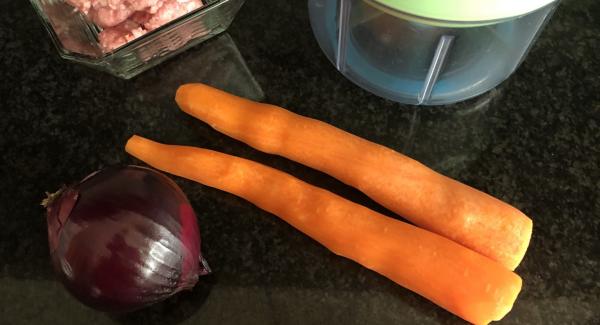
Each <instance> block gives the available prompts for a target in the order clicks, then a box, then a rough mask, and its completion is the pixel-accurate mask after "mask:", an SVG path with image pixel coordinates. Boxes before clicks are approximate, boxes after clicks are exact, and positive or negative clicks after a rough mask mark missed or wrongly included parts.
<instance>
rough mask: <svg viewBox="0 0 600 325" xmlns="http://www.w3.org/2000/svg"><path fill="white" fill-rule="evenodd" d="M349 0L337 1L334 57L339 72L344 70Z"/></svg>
mask: <svg viewBox="0 0 600 325" xmlns="http://www.w3.org/2000/svg"><path fill="white" fill-rule="evenodd" d="M350 7H351V0H339V1H338V35H337V38H338V44H337V52H336V57H335V67H336V68H337V69H338V71H340V72H344V71H345V70H346V48H347V44H346V42H347V40H348V29H349V26H348V25H349V24H350Z"/></svg>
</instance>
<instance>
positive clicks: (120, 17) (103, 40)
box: [67, 0, 203, 51]
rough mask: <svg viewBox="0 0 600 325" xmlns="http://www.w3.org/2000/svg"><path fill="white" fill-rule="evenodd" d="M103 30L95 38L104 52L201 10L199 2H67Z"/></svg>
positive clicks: (115, 0)
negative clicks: (97, 38)
mask: <svg viewBox="0 0 600 325" xmlns="http://www.w3.org/2000/svg"><path fill="white" fill-rule="evenodd" d="M67 1H68V2H69V3H70V4H71V5H72V6H74V7H75V8H77V9H78V10H79V11H81V12H82V13H84V14H85V15H87V17H88V18H89V19H90V20H91V21H93V22H94V23H95V24H96V25H98V26H100V27H102V28H103V30H102V31H101V32H100V34H99V35H98V37H99V39H100V44H101V46H102V48H103V49H104V50H105V51H111V50H114V49H115V48H117V47H119V46H121V45H123V44H125V43H127V42H129V41H131V40H134V39H136V38H138V37H140V36H142V35H144V34H145V33H147V32H149V31H151V30H153V29H156V28H158V27H160V26H162V25H164V24H166V23H168V22H170V21H172V20H174V19H176V18H179V17H181V16H183V15H185V14H187V13H189V12H191V11H193V10H196V9H198V8H200V7H202V5H203V4H202V0H67Z"/></svg>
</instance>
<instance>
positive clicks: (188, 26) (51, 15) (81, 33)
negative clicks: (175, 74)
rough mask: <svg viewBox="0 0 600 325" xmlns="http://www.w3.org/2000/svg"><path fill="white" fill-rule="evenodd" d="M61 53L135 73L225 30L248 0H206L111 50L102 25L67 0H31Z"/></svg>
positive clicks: (116, 72)
mask: <svg viewBox="0 0 600 325" xmlns="http://www.w3.org/2000/svg"><path fill="white" fill-rule="evenodd" d="M30 2H31V3H32V5H33V7H34V8H35V10H36V11H37V13H38V15H39V16H40V18H41V20H42V23H43V24H44V27H45V28H46V30H47V31H48V33H49V34H50V36H51V38H52V41H53V43H54V45H55V46H56V48H57V49H58V52H59V54H60V56H61V57H63V58H64V59H66V60H69V61H74V62H77V63H81V64H84V65H86V66H89V67H92V68H94V69H97V70H101V71H105V72H108V73H110V74H112V75H115V76H118V77H121V78H124V79H129V78H132V77H134V76H136V75H138V74H139V73H141V72H143V71H146V70H148V69H150V68H152V67H154V66H156V65H157V64H159V63H161V62H163V61H164V60H166V59H168V58H171V57H173V56H175V55H177V54H178V53H181V52H183V51H185V50H186V49H188V48H190V47H192V46H194V45H197V44H199V43H201V42H203V41H205V40H207V39H209V38H211V37H213V36H215V35H218V34H220V33H221V32H223V31H225V30H226V29H227V28H228V27H229V25H230V24H231V22H232V21H233V18H234V17H235V15H236V13H237V12H238V10H239V9H240V7H241V6H242V5H243V3H244V0H203V3H204V6H203V7H201V8H199V9H197V10H194V11H192V12H190V13H188V14H186V15H184V16H182V17H179V18H177V19H175V20H173V21H171V22H169V23H167V24H165V25H163V26H161V27H159V28H157V29H155V30H152V31H150V32H148V33H147V34H144V35H142V36H140V37H139V38H137V39H135V40H132V41H130V42H128V43H126V44H124V45H123V46H121V47H118V48H116V49H114V50H112V51H110V52H106V51H104V50H103V49H102V47H101V46H100V43H99V41H98V34H99V33H100V32H101V30H102V29H101V28H100V27H99V26H97V25H95V24H94V23H93V22H91V21H90V20H89V19H88V18H87V17H86V16H85V15H84V14H82V13H81V12H79V11H78V10H76V9H75V8H74V7H73V6H71V5H70V4H68V3H67V2H66V1H65V0H30Z"/></svg>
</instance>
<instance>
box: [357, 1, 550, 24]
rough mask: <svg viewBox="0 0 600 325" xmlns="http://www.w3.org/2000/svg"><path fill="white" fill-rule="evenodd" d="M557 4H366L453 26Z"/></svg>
mask: <svg viewBox="0 0 600 325" xmlns="http://www.w3.org/2000/svg"><path fill="white" fill-rule="evenodd" d="M555 1H557V0H367V2H370V3H372V4H374V5H376V6H377V7H380V8H381V7H383V8H381V9H384V10H386V9H387V10H386V11H388V12H389V11H398V12H397V13H396V14H400V15H402V14H408V15H412V16H416V17H419V18H426V19H434V20H440V21H445V22H455V23H467V24H469V23H472V24H473V23H474V24H477V23H483V22H490V21H498V20H504V19H507V18H512V17H518V16H522V15H525V14H528V13H530V12H532V11H535V10H537V9H540V8H542V7H544V6H546V5H548V4H550V3H553V2H555Z"/></svg>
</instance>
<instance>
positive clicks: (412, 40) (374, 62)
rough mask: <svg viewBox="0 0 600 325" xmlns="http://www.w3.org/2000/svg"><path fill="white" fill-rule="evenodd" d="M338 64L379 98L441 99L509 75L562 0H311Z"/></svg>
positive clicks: (482, 88)
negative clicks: (559, 0)
mask: <svg viewBox="0 0 600 325" xmlns="http://www.w3.org/2000/svg"><path fill="white" fill-rule="evenodd" d="M308 4H309V11H310V19H311V24H312V28H313V31H314V33H315V36H316V38H317V40H318V42H319V44H320V46H321V48H322V49H323V51H324V52H325V54H326V55H327V57H328V58H329V60H330V61H331V62H332V63H333V64H334V65H335V67H336V68H337V69H338V70H339V71H340V72H341V73H342V74H344V76H346V77H347V78H348V79H350V80H352V81H353V82H354V83H356V84H358V85H359V86H361V87H363V88H365V89H367V90H369V91H370V92H372V93H375V94H377V95H379V96H382V97H385V98H388V99H391V100H394V101H398V102H402V103H407V104H416V105H440V104H449V103H454V102H458V101H462V100H465V99H468V98H471V97H474V96H477V95H479V94H482V93H484V92H486V91H488V90H490V89H492V88H493V87H495V86H497V85H498V84H500V83H501V82H502V81H503V80H505V79H506V78H508V77H509V76H510V75H511V74H512V73H513V72H514V71H515V70H516V68H517V67H518V66H519V64H520V63H521V61H522V60H523V58H524V57H525V56H526V54H527V52H528V49H529V48H530V47H531V45H532V44H533V43H534V41H535V39H536V37H537V36H538V34H539V33H540V31H541V30H542V28H543V26H544V25H545V23H546V22H547V21H548V19H549V17H550V16H551V14H552V12H553V10H554V8H556V6H557V4H558V1H557V0H309V1H308Z"/></svg>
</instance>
